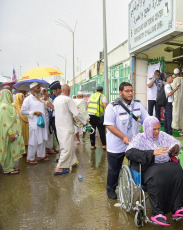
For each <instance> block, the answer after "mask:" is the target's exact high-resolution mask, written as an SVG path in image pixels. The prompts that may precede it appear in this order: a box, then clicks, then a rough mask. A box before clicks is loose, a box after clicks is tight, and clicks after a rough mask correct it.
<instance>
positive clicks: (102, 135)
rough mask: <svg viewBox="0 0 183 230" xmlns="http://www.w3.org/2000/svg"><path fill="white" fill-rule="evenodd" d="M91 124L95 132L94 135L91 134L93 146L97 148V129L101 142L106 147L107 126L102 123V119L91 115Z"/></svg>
mask: <svg viewBox="0 0 183 230" xmlns="http://www.w3.org/2000/svg"><path fill="white" fill-rule="evenodd" d="M90 124H91V126H92V127H93V128H94V130H95V132H94V133H93V134H90V142H91V146H95V133H96V127H97V129H98V131H99V134H100V140H101V142H102V145H103V146H104V145H106V135H105V126H104V125H103V124H102V123H101V122H100V117H97V116H95V115H90Z"/></svg>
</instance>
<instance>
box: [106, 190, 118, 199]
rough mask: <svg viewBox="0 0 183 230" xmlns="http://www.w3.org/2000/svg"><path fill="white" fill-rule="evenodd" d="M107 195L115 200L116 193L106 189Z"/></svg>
mask: <svg viewBox="0 0 183 230" xmlns="http://www.w3.org/2000/svg"><path fill="white" fill-rule="evenodd" d="M107 196H108V198H109V199H112V200H116V199H117V194H116V193H115V192H114V191H107Z"/></svg>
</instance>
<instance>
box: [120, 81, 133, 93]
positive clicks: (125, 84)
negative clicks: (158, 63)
mask: <svg viewBox="0 0 183 230" xmlns="http://www.w3.org/2000/svg"><path fill="white" fill-rule="evenodd" d="M125 86H131V87H133V86H132V84H130V83H129V82H125V81H124V82H122V83H121V84H120V86H119V91H123V90H124V87H125Z"/></svg>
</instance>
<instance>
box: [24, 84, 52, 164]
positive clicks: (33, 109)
mask: <svg viewBox="0 0 183 230" xmlns="http://www.w3.org/2000/svg"><path fill="white" fill-rule="evenodd" d="M30 90H31V94H30V95H29V96H28V97H27V98H25V100H24V102H23V105H22V108H21V114H23V115H26V116H28V119H29V145H28V154H27V162H28V163H29V164H37V161H36V160H35V154H36V152H37V160H49V159H48V158H46V157H45V154H46V152H45V142H46V141H47V139H48V133H47V129H46V125H45V127H44V128H41V127H39V126H37V121H38V117H39V116H40V115H42V116H43V119H44V122H46V119H45V105H44V103H43V102H42V101H41V99H40V97H41V86H40V84H39V83H37V82H33V83H32V84H30Z"/></svg>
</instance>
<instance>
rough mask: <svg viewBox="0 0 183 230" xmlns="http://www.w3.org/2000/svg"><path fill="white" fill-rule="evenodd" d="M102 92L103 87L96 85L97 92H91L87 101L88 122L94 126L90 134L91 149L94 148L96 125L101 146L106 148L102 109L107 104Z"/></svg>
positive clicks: (103, 109)
mask: <svg viewBox="0 0 183 230" xmlns="http://www.w3.org/2000/svg"><path fill="white" fill-rule="evenodd" d="M102 93H103V87H102V86H98V87H97V92H96V93H94V94H92V95H91V96H90V98H89V101H88V114H89V115H90V124H91V125H92V127H93V128H94V130H95V132H94V133H92V134H90V142H91V149H92V150H93V149H96V146H95V133H96V127H97V128H98V131H99V134H100V139H101V142H102V148H103V149H104V150H106V134H105V126H104V125H103V122H104V111H105V108H106V106H107V98H106V96H105V95H103V94H102Z"/></svg>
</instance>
